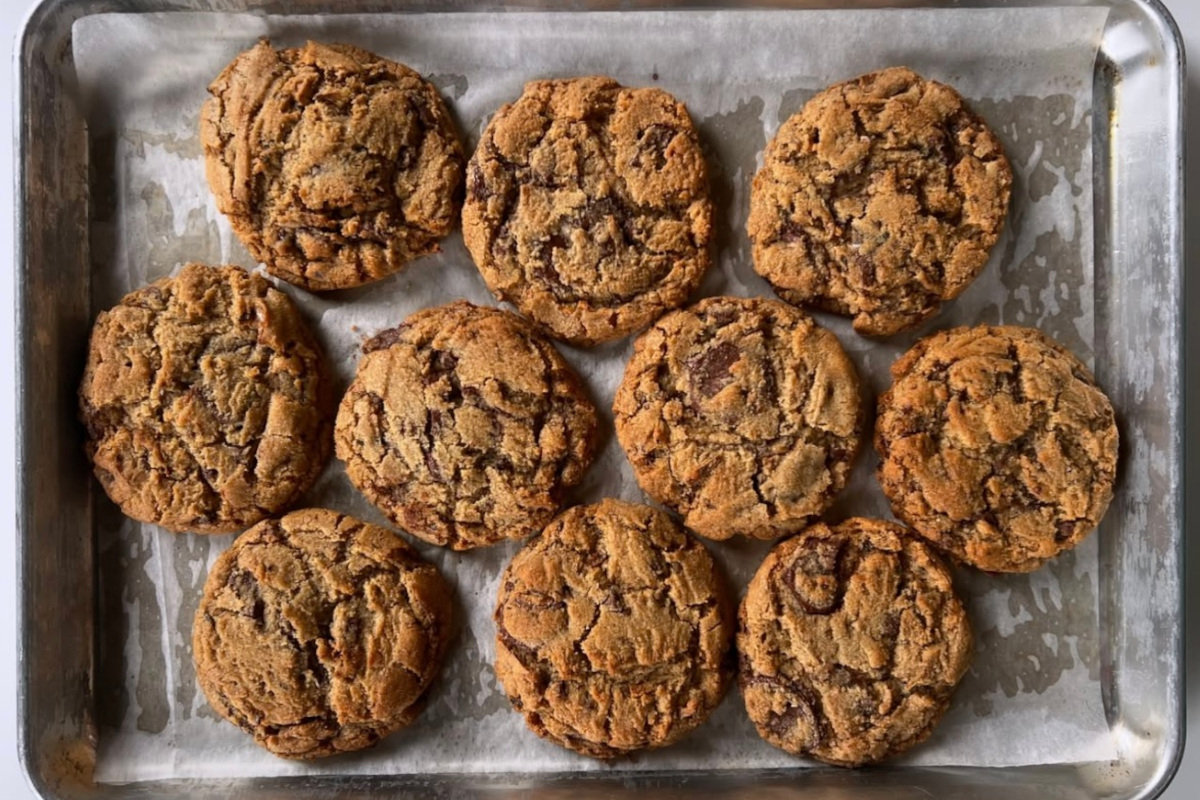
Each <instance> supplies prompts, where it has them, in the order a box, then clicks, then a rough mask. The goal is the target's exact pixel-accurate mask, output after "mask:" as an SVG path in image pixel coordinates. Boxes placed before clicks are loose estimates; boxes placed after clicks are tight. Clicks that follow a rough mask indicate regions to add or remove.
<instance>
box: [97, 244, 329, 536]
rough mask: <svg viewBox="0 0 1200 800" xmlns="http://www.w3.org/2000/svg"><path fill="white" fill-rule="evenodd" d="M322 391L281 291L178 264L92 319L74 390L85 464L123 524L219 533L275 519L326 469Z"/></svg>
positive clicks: (314, 353) (314, 361) (313, 347)
mask: <svg viewBox="0 0 1200 800" xmlns="http://www.w3.org/2000/svg"><path fill="white" fill-rule="evenodd" d="M330 395H331V384H330V379H329V376H328V374H327V373H326V369H325V364H324V360H323V359H322V356H321V352H320V350H319V348H318V346H317V343H316V340H314V339H313V337H312V334H311V333H309V331H308V328H307V326H306V325H305V323H304V320H303V318H302V317H301V316H300V313H299V312H298V311H297V310H296V307H295V306H294V305H293V304H292V301H291V300H290V299H289V298H288V296H287V295H285V294H284V293H283V292H280V291H279V290H277V289H275V288H274V287H272V286H271V285H270V283H268V282H267V281H266V280H265V279H264V278H263V277H262V276H260V275H251V274H249V273H247V272H246V271H245V270H243V269H241V268H239V267H228V266H227V267H209V266H204V265H201V264H188V265H186V266H184V267H183V268H182V269H181V270H180V272H179V274H178V275H177V276H175V277H173V278H164V279H162V280H160V281H158V282H156V283H153V284H151V285H150V286H146V287H143V288H141V289H138V290H137V291H135V292H132V293H131V294H129V295H126V296H125V298H124V299H122V300H121V302H120V303H119V304H118V305H117V306H115V307H114V308H111V309H109V310H108V311H103V312H101V313H100V315H99V316H98V317H97V318H96V324H95V326H94V327H93V328H92V336H91V342H90V344H89V347H88V360H87V367H86V368H85V371H84V375H83V381H82V384H81V386H80V388H79V401H80V418H81V419H82V421H83V424H84V425H85V426H86V428H87V448H86V449H87V454H88V457H89V458H91V460H92V464H93V466H94V468H95V472H96V477H97V478H99V479H100V483H101V485H102V486H103V487H104V491H105V492H107V493H108V496H109V497H110V498H112V500H113V502H115V503H116V504H117V505H119V506H120V507H121V510H122V511H123V512H125V514H126V515H127V516H130V517H133V518H134V519H136V520H139V521H141V522H148V523H152V524H155V525H161V526H163V527H165V528H169V529H171V530H173V531H193V532H196V533H231V532H234V531H240V530H242V529H244V528H246V527H247V526H249V525H252V524H254V523H255V522H258V521H259V520H260V519H263V518H264V517H268V516H271V515H273V514H278V513H280V512H281V511H284V510H286V509H287V508H288V507H289V506H290V505H292V504H293V503H295V502H296V500H297V499H299V497H300V496H301V495H302V494H303V493H304V492H305V491H307V490H308V488H309V486H311V485H312V483H313V481H314V480H316V478H317V475H318V474H319V473H320V471H321V469H322V468H323V467H324V466H325V462H326V460H327V459H328V458H329V449H330V448H329V445H330V429H331V427H332V424H331V423H332V419H331V418H332V413H331V412H332V408H331V406H332V402H331V397H330Z"/></svg>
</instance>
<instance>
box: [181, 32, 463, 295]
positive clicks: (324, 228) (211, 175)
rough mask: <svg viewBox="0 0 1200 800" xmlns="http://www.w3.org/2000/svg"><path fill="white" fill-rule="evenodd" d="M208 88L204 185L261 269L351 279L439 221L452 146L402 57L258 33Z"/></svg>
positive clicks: (381, 272)
mask: <svg viewBox="0 0 1200 800" xmlns="http://www.w3.org/2000/svg"><path fill="white" fill-rule="evenodd" d="M208 90H209V92H210V94H211V95H212V97H211V98H210V99H209V100H208V102H207V103H205V105H204V110H203V112H202V114H201V118H200V137H201V140H202V142H203V144H204V157H205V163H206V166H207V172H208V185H209V186H210V187H211V188H212V192H213V194H214V195H215V197H216V200H217V208H218V209H220V211H221V213H223V214H225V215H227V216H228V217H229V221H230V224H232V225H233V230H234V232H235V233H237V235H238V238H239V239H241V240H242V244H244V245H245V246H246V248H247V249H248V250H249V251H250V252H251V253H252V254H253V255H254V257H255V258H256V259H258V260H259V261H261V262H263V263H264V264H266V266H267V271H268V272H270V273H271V274H272V275H275V276H277V277H279V278H283V279H284V280H286V281H290V282H291V283H294V284H296V285H297V286H302V287H304V288H305V289H309V290H311V291H323V290H326V289H343V288H346V287H350V286H358V285H359V284H363V283H367V282H369V281H374V280H378V279H380V278H383V277H386V276H388V275H391V274H392V273H394V272H398V271H399V270H400V269H402V268H403V267H404V266H405V265H406V264H407V263H408V262H409V261H412V260H413V259H414V258H417V257H418V256H422V255H425V254H427V253H433V252H436V251H437V250H438V241H439V240H440V239H441V238H442V237H444V236H445V235H446V234H447V233H449V232H450V229H451V227H452V226H453V224H454V220H455V218H456V217H457V215H458V203H459V200H460V195H461V185H462V177H463V153H462V145H461V144H460V143H459V138H458V133H457V131H456V130H455V127H454V123H453V121H452V120H451V118H450V115H449V114H448V113H447V111H446V107H445V105H444V104H443V103H442V98H441V97H440V96H439V95H438V93H437V90H436V89H434V88H433V86H432V85H430V84H429V83H428V82H427V81H425V80H423V79H422V78H421V76H420V75H418V74H417V73H416V72H413V71H412V70H411V69H409V68H408V67H406V66H404V65H403V64H397V63H396V62H394V61H388V60H387V59H385V58H380V57H379V56H377V55H374V54H373V53H369V52H367V51H366V50H362V49H359V48H357V47H352V46H350V45H343V44H336V45H324V44H318V43H316V42H309V43H308V44H306V45H305V46H304V47H301V48H296V49H290V50H276V49H274V48H273V47H271V45H270V43H269V42H267V41H266V40H265V39H264V40H262V41H260V42H259V43H258V44H257V45H255V46H254V47H252V48H250V49H249V50H247V51H246V52H244V53H242V54H241V55H239V56H238V57H237V58H236V59H234V60H233V62H232V63H231V64H230V65H229V66H228V67H226V68H225V70H224V71H223V72H222V73H221V74H220V75H218V76H217V79H216V80H214V81H213V82H212V84H211V85H210V86H209V87H208Z"/></svg>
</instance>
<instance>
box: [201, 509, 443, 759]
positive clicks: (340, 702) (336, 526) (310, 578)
mask: <svg viewBox="0 0 1200 800" xmlns="http://www.w3.org/2000/svg"><path fill="white" fill-rule="evenodd" d="M451 616H452V606H451V599H450V588H449V586H448V585H447V584H446V582H445V580H444V579H443V578H442V576H441V574H440V573H439V572H438V571H437V568H436V567H434V566H433V565H432V564H429V563H426V562H425V561H422V560H421V558H420V556H418V555H417V552H416V551H415V550H414V549H413V548H412V547H410V546H409V545H408V544H406V543H405V541H404V540H403V539H401V538H400V537H399V536H397V535H396V534H394V533H392V532H391V531H389V530H387V529H385V528H380V527H378V526H376V525H368V524H367V523H365V522H361V521H359V520H357V519H354V518H353V517H349V516H346V515H345V514H339V513H337V512H335V511H327V510H325V509H320V508H309V509H304V510H303V511H294V512H292V513H291V514H288V515H286V516H285V517H283V518H282V519H272V520H266V521H264V522H261V523H259V524H258V525H255V526H254V527H253V528H251V529H250V530H248V531H246V532H245V533H244V534H242V535H241V536H239V537H238V539H237V541H235V542H234V543H233V546H232V547H230V548H229V549H228V550H226V551H225V552H224V553H222V554H221V556H220V557H219V558H218V559H217V561H216V563H215V564H213V567H212V571H211V572H209V574H208V580H207V581H206V582H205V585H204V595H203V596H202V597H201V599H200V605H199V608H198V609H197V610H196V621H195V624H194V626H193V629H192V653H193V657H194V659H195V664H196V681H197V682H198V683H199V684H200V688H201V689H202V690H203V691H204V695H205V697H207V698H208V702H209V704H210V705H211V706H212V707H213V708H214V709H215V710H216V711H217V713H219V714H220V715H221V716H223V717H225V719H227V720H229V721H230V722H232V723H233V724H234V725H237V726H238V727H239V728H241V729H242V730H244V731H246V732H247V733H249V734H250V735H252V736H253V737H254V740H255V741H256V742H258V743H259V744H260V745H262V746H263V747H265V748H266V749H267V750H270V751H271V752H272V753H274V754H275V755H277V756H283V757H284V758H318V757H320V756H330V755H334V754H336V753H342V752H346V751H348V750H360V749H362V748H364V747H370V746H371V745H373V744H375V743H376V742H377V741H379V740H380V739H382V738H383V737H384V736H387V735H388V734H389V733H392V732H394V731H397V730H399V729H400V728H403V727H405V726H406V725H408V724H409V723H411V722H412V721H413V720H414V719H416V717H417V715H418V714H419V713H420V710H421V704H420V702H419V701H421V700H422V696H423V695H424V693H425V690H426V689H427V688H428V687H429V684H430V683H431V682H432V681H433V679H434V677H435V676H436V675H437V673H438V671H439V670H440V669H441V664H442V656H443V655H444V654H445V651H446V645H447V643H448V641H449V638H450V631H451Z"/></svg>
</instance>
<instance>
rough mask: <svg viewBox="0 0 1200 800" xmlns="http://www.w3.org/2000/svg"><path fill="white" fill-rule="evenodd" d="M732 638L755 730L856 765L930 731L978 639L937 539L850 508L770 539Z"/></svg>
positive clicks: (785, 745)
mask: <svg viewBox="0 0 1200 800" xmlns="http://www.w3.org/2000/svg"><path fill="white" fill-rule="evenodd" d="M737 648H738V654H739V670H738V683H739V684H740V685H741V689H742V696H743V698H744V699H745V701H746V711H747V712H748V713H749V714H750V719H751V720H752V721H753V722H754V725H755V727H757V728H758V732H759V735H761V736H762V737H763V738H764V739H766V740H767V741H768V742H770V743H771V744H773V745H775V746H776V747H779V748H782V749H783V750H786V751H787V752H789V753H791V754H792V755H797V756H811V757H813V758H817V759H820V760H821V761H824V762H827V763H829V764H836V765H839V766H844V767H856V766H860V765H862V764H871V763H874V762H876V761H880V760H882V759H884V758H888V757H890V756H894V755H897V754H899V753H902V752H904V751H905V750H908V749H909V748H910V747H912V746H914V745H917V744H920V743H921V742H923V741H924V740H925V739H926V738H927V737H928V736H929V734H930V733H931V732H932V730H933V728H934V726H935V725H937V723H938V721H939V720H940V719H941V718H942V715H943V714H944V713H945V711H946V708H947V707H948V706H949V704H950V696H951V694H952V693H953V691H954V687H955V685H956V684H957V683H958V681H959V679H960V678H961V677H962V676H963V674H964V673H965V672H966V670H967V666H968V664H969V663H970V659H971V649H972V639H971V628H970V624H969V622H968V620H967V615H966V612H965V610H964V609H963V605H962V603H961V602H960V601H959V599H958V597H957V595H955V593H954V586H953V584H952V583H951V579H950V572H949V571H948V570H947V569H946V567H945V565H944V564H943V563H942V561H941V559H939V558H938V556H937V555H936V554H935V553H934V552H933V550H932V548H930V547H929V546H928V545H926V544H925V543H924V542H922V541H920V540H919V539H917V538H916V537H913V536H911V535H909V534H908V531H906V530H905V529H904V528H903V527H901V526H900V525H896V524H894V523H890V522H882V521H880V520H873V519H863V518H854V519H848V520H846V521H845V522H842V523H840V524H838V525H834V526H832V527H830V526H829V525H826V524H824V523H818V524H816V525H813V526H812V527H811V528H808V529H807V530H805V531H804V532H802V533H801V534H799V535H798V536H795V537H793V538H791V539H788V540H787V541H784V542H782V543H781V544H779V545H777V546H776V547H775V548H774V549H773V550H771V552H770V553H769V554H768V555H767V558H766V560H765V561H763V563H762V566H761V567H759V568H758V572H757V573H755V575H754V578H753V580H751V581H750V586H749V587H748V588H747V590H746V596H745V598H744V599H743V600H742V606H741V610H740V612H739V615H738V634H737Z"/></svg>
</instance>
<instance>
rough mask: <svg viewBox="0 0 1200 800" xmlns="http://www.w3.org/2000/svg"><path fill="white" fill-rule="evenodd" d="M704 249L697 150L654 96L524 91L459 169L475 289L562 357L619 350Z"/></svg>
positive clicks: (542, 86)
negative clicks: (482, 286) (517, 316)
mask: <svg viewBox="0 0 1200 800" xmlns="http://www.w3.org/2000/svg"><path fill="white" fill-rule="evenodd" d="M711 236H712V203H711V202H710V200H709V188H708V177H707V171H706V168H705V163H704V156H703V154H702V153H701V150H700V141H699V138H698V137H697V135H696V131H695V129H694V128H693V126H692V122H691V119H690V118H689V117H688V113H687V109H686V108H684V106H683V104H682V103H680V102H679V101H678V100H676V99H675V98H673V97H672V96H671V95H669V94H667V93H666V92H664V91H662V90H659V89H628V88H625V87H623V86H621V85H620V84H618V83H616V82H615V81H612V80H610V79H608V78H599V77H595V78H577V79H573V80H558V81H534V82H532V83H529V84H526V86H525V92H524V94H522V95H521V97H520V99H518V100H517V101H516V102H515V103H512V104H509V105H506V106H504V107H503V108H501V109H500V110H499V111H498V112H496V115H495V116H494V117H493V118H492V120H491V122H490V123H489V124H488V126H487V129H486V130H485V131H484V132H483V138H482V140H481V141H480V143H479V146H478V148H476V150H475V154H474V155H473V156H472V157H471V161H470V164H468V166H467V198H466V202H465V204H464V206H463V238H464V239H465V240H466V244H467V248H468V249H469V250H470V251H471V256H472V257H473V258H474V260H475V264H476V265H477V266H478V267H479V271H480V273H481V274H482V275H483V278H484V280H485V281H486V282H487V285H488V287H489V288H490V289H491V290H492V292H493V293H494V294H495V295H496V296H497V297H499V298H501V299H502V300H506V301H508V302H510V303H512V304H513V305H515V306H516V307H517V308H518V309H519V310H520V311H521V313H522V314H524V315H525V316H527V317H529V318H530V319H532V320H534V321H535V322H536V323H537V324H538V325H539V326H540V327H542V328H543V329H544V330H546V331H547V332H549V333H550V334H551V335H552V336H555V337H557V338H559V339H563V340H565V341H568V342H571V343H572V344H576V345H584V346H589V345H593V344H596V343H598V342H603V341H608V340H611V339H616V338H620V337H622V336H625V335H627V334H629V333H632V332H634V331H637V330H641V329H642V328H645V327H646V326H647V325H648V324H649V323H650V322H651V321H653V320H654V319H655V318H656V317H658V316H659V315H661V314H662V313H663V312H664V311H666V310H668V309H671V308H676V307H678V306H680V305H682V304H683V303H684V302H685V301H686V300H687V298H688V295H690V294H691V293H692V291H694V290H695V289H696V287H697V286H699V284H700V281H701V279H702V278H703V276H704V272H705V270H706V269H707V268H708V265H709V261H710V258H711V257H710V253H709V240H710V238H711Z"/></svg>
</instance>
